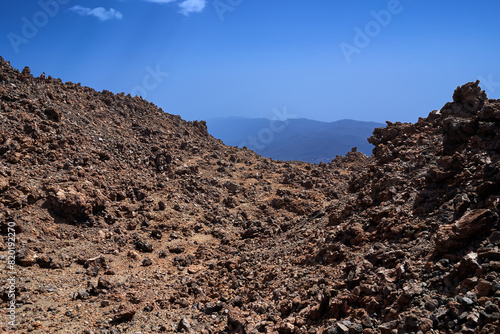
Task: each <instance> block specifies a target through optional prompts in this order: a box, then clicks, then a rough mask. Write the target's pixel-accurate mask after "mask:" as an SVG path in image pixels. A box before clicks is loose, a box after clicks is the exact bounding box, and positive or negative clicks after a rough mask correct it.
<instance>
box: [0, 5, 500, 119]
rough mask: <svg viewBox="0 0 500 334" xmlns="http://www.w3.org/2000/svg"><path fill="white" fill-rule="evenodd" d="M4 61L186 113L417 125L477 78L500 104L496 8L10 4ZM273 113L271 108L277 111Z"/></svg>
mask: <svg viewBox="0 0 500 334" xmlns="http://www.w3.org/2000/svg"><path fill="white" fill-rule="evenodd" d="M2 7H3V10H2V12H1V13H0V55H1V56H3V57H4V58H5V59H6V60H10V61H11V63H12V65H13V66H14V67H16V68H19V69H22V68H23V67H24V66H26V65H28V66H30V67H31V69H32V73H34V74H36V75H38V74H40V73H41V72H42V71H45V72H46V73H47V75H52V76H53V77H60V78H62V79H63V81H72V82H80V83H81V84H82V85H85V86H89V87H92V88H95V89H97V90H103V89H107V90H111V91H113V92H115V93H119V92H125V93H132V94H137V95H143V96H144V97H145V98H146V99H148V100H150V101H152V102H154V103H155V104H157V105H158V106H160V107H162V108H163V110H165V111H166V112H169V113H172V114H178V115H181V116H182V117H183V118H184V119H188V120H193V119H209V118H213V117H221V116H248V117H267V118H272V117H274V116H275V113H276V110H280V111H282V114H283V111H284V110H286V113H287V115H289V116H295V117H306V118H311V119H317V120H323V121H335V120H338V119H343V118H351V119H356V120H370V121H378V122H383V121H385V120H391V121H411V122H414V121H416V120H417V119H418V117H425V116H426V115H427V114H428V112H430V111H431V110H433V109H439V108H441V107H442V106H443V104H444V103H445V102H447V101H449V100H451V96H452V93H453V90H454V89H455V88H456V87H457V86H459V85H462V84H464V83H466V82H468V81H474V80H476V79H478V78H479V79H483V89H486V91H487V93H488V96H489V97H490V98H500V66H499V61H498V60H499V59H500V35H499V31H500V20H499V19H498V15H499V14H498V13H500V3H499V2H498V1H495V0H481V1H472V0H470V1H450V0H443V1H423V0H421V1H418V0H413V1H411V0H401V1H398V0H380V1H379V0H376V1H363V0H356V1H347V0H346V1H332V0H311V1H308V2H305V1H290V0H287V1H285V0H267V1H256V0H253V1H250V0H151V1H147V0H101V1H93V0H79V1H78V0H42V1H35V0H16V1H6V2H5V3H4V4H3V5H2ZM273 110H274V112H273Z"/></svg>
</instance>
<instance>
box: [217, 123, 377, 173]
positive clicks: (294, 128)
mask: <svg viewBox="0 0 500 334" xmlns="http://www.w3.org/2000/svg"><path fill="white" fill-rule="evenodd" d="M207 126H208V132H209V133H210V134H211V135H212V136H214V137H216V138H219V139H222V141H223V142H224V144H226V145H230V146H238V147H243V146H246V147H248V148H250V149H252V150H254V151H255V152H256V153H258V154H260V155H262V156H264V157H267V158H273V159H275V160H299V161H306V162H312V163H319V162H325V163H326V162H330V161H331V160H332V159H333V158H335V157H336V156H337V155H345V154H346V153H347V152H349V151H350V150H351V148H353V147H357V149H358V151H360V152H362V153H364V154H366V155H368V156H369V155H371V154H372V153H371V152H372V149H373V146H372V145H371V144H369V143H368V141H367V138H368V137H370V136H371V135H372V132H373V130H374V129H375V128H378V127H384V126H385V124H382V123H375V122H361V121H354V120H349V119H345V120H340V121H336V122H321V121H315V120H310V119H306V118H294V119H287V120H284V121H282V120H270V119H266V118H255V119H251V118H238V117H227V118H213V119H209V120H207Z"/></svg>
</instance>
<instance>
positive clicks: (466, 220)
mask: <svg viewBox="0 0 500 334" xmlns="http://www.w3.org/2000/svg"><path fill="white" fill-rule="evenodd" d="M24 72H25V74H21V73H20V72H19V71H18V70H16V69H13V68H12V67H11V66H10V65H9V63H8V62H5V61H4V60H3V59H0V224H1V233H2V238H3V239H4V242H3V243H2V244H1V246H0V247H1V249H0V254H1V255H0V256H1V261H3V263H4V264H2V266H1V271H0V280H1V281H2V283H3V284H2V290H1V291H0V295H1V301H2V308H4V309H7V307H8V306H9V303H10V302H11V294H10V291H11V290H9V289H10V286H9V285H8V284H7V282H12V281H8V279H11V278H13V277H14V278H15V292H16V302H17V308H16V313H15V315H16V324H17V333H86V334H89V333H94V334H98V333H99V334H101V333H142V334H144V333H175V332H186V333H288V334H292V333H297V334H298V333H304V334H306V333H307V334H313V333H317V334H321V333H328V334H333V333H412V332H413V333H498V332H500V309H499V301H500V283H499V279H498V272H499V271H500V250H499V246H500V230H499V219H498V211H499V209H500V172H499V170H500V162H499V156H500V101H495V100H488V99H487V98H486V95H485V94H484V92H482V91H481V89H480V87H479V85H478V83H477V82H476V83H468V84H466V85H464V86H463V87H460V88H457V90H456V91H455V93H454V95H453V102H451V103H448V104H446V105H445V106H444V107H443V108H442V109H441V111H433V112H431V113H430V114H429V116H428V117H427V118H422V119H420V120H419V121H418V122H417V123H416V124H401V123H394V124H393V123H390V122H387V123H388V125H387V127H386V128H383V129H377V130H375V132H374V134H373V136H372V137H371V138H370V142H371V143H372V144H373V145H375V146H376V148H375V150H374V155H373V156H372V157H370V158H367V157H366V156H364V155H363V154H361V153H359V152H351V153H348V154H347V155H346V156H345V157H339V158H337V159H335V160H333V161H332V162H331V163H329V164H319V165H312V164H307V163H284V162H276V161H273V160H270V159H266V158H263V157H260V156H258V155H256V154H255V153H253V152H252V151H249V150H244V149H237V148H234V147H227V146H225V145H223V144H222V142H221V141H219V140H216V139H214V138H213V137H211V136H210V135H209V134H208V133H207V129H206V125H205V123H204V122H202V121H200V122H185V121H183V120H182V119H181V118H180V117H178V116H173V115H169V114H168V113H165V112H163V111H162V110H161V109H158V108H157V107H156V106H154V105H153V104H151V103H149V102H147V101H145V100H142V99H140V98H137V97H134V98H132V97H130V96H128V95H124V94H118V95H114V94H112V93H110V92H108V91H103V92H96V91H94V90H92V89H90V88H88V87H82V86H80V85H79V84H73V83H69V82H67V83H65V84H63V83H62V82H61V81H60V80H57V79H52V78H49V79H48V80H47V81H40V80H34V79H33V78H31V77H30V76H29V75H26V71H24ZM9 227H11V229H12V228H14V229H15V231H16V233H15V242H14V243H12V242H11V243H9V241H10V240H9V238H11V239H12V234H10V235H9V234H8V233H9V232H11V233H12V230H10V231H9ZM13 248H15V256H16V259H15V260H16V264H15V266H14V267H15V273H12V270H11V268H10V266H9V265H8V260H9V258H8V254H9V249H13ZM4 282H5V283H4ZM2 317H4V318H3V319H2V330H3V331H5V332H10V331H12V328H10V326H8V324H7V321H8V317H7V312H5V313H3V314H2Z"/></svg>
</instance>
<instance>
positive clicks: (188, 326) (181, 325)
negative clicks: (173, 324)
mask: <svg viewBox="0 0 500 334" xmlns="http://www.w3.org/2000/svg"><path fill="white" fill-rule="evenodd" d="M190 329H191V324H190V323H189V321H188V320H187V319H186V318H182V319H181V320H180V321H179V324H178V325H177V330H178V331H184V330H187V331H189V330H190Z"/></svg>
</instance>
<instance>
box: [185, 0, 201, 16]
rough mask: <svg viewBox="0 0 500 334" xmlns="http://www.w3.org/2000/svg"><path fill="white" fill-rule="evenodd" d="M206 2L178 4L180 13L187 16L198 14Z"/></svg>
mask: <svg viewBox="0 0 500 334" xmlns="http://www.w3.org/2000/svg"><path fill="white" fill-rule="evenodd" d="M205 5H206V0H184V1H183V2H181V3H180V4H179V8H180V9H181V13H182V14H184V15H186V16H187V15H189V13H200V12H201V11H202V10H203V8H205Z"/></svg>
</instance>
